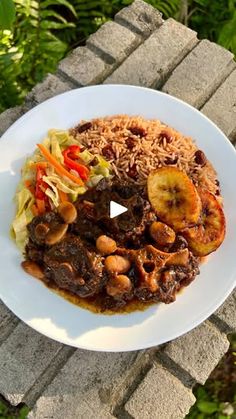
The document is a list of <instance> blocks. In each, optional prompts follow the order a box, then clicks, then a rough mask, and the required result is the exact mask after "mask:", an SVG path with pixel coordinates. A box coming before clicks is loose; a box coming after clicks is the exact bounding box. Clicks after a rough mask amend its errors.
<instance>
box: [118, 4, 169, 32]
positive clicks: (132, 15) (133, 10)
mask: <svg viewBox="0 0 236 419" xmlns="http://www.w3.org/2000/svg"><path fill="white" fill-rule="evenodd" d="M115 21H116V22H118V23H120V24H121V25H124V26H127V27H128V28H129V29H130V30H132V31H133V32H136V33H137V34H138V35H141V36H143V37H145V38H146V37H148V36H149V35H150V34H151V32H153V31H154V30H155V29H156V28H158V27H159V26H161V24H162V23H163V20H162V17H161V13H160V12H159V11H158V10H157V9H155V8H154V7H152V6H151V5H150V4H147V3H146V2H144V1H142V0H135V1H134V2H133V3H132V4H131V5H130V6H128V7H124V8H123V9H121V10H120V11H119V12H118V13H117V14H116V15H115Z"/></svg>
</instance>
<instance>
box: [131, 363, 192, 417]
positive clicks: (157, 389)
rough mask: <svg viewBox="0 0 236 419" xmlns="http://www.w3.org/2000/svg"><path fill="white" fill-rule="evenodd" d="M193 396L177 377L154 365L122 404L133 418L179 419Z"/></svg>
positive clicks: (188, 407) (183, 414)
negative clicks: (124, 403)
mask: <svg viewBox="0 0 236 419" xmlns="http://www.w3.org/2000/svg"><path fill="white" fill-rule="evenodd" d="M194 402H195V397H194V395H193V393H192V391H191V390H189V389H188V388H186V387H185V386H184V385H183V384H182V383H181V381H179V380H178V378H176V377H174V376H173V375H172V374H171V373H170V372H169V371H168V370H167V369H165V368H164V367H163V366H161V365H160V364H154V365H153V366H152V368H151V370H150V371H149V372H148V373H147V375H146V376H145V378H144V379H143V380H142V382H141V384H140V385H139V386H138V388H137V389H136V390H135V392H134V393H133V395H132V396H131V398H130V399H129V401H128V402H127V403H126V405H125V410H126V411H127V412H128V413H129V414H130V415H131V416H132V417H133V418H135V419H171V418H173V419H182V418H184V417H185V415H186V414H187V413H188V411H189V409H190V407H191V406H192V405H193V404H194Z"/></svg>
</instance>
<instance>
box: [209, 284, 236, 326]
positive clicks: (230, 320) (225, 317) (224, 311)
mask: <svg viewBox="0 0 236 419" xmlns="http://www.w3.org/2000/svg"><path fill="white" fill-rule="evenodd" d="M214 318H216V319H220V320H221V321H222V322H224V324H225V330H226V331H227V332H233V333H235V332H236V290H234V291H233V292H232V294H231V295H230V296H229V297H228V298H227V300H226V301H225V302H224V304H222V306H221V307H220V308H219V309H218V310H217V311H216V312H215V313H214Z"/></svg>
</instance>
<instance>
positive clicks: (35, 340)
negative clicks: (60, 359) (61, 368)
mask: <svg viewBox="0 0 236 419" xmlns="http://www.w3.org/2000/svg"><path fill="white" fill-rule="evenodd" d="M61 347H62V346H61V345H60V344H59V343H56V342H54V341H53V340H51V339H48V338H46V337H44V336H42V335H41V334H39V333H37V332H35V331H34V330H33V329H31V328H29V327H28V326H26V325H25V324H24V323H20V324H19V325H18V326H17V327H16V328H15V330H14V331H13V332H12V333H11V334H10V336H9V337H8V339H7V340H6V341H5V342H4V343H3V344H2V345H1V347H0V394H2V395H3V396H4V397H5V398H6V399H7V400H8V401H9V402H10V403H11V404H13V405H17V404H18V403H20V402H21V401H22V400H23V398H24V395H25V393H26V392H27V391H28V390H29V389H30V388H31V387H32V385H33V384H34V382H35V380H37V379H38V377H39V376H40V375H41V374H42V372H43V371H44V370H45V369H46V368H47V367H48V365H49V364H50V362H51V361H52V359H53V357H54V356H55V355H56V354H57V352H58V351H59V350H60V349H61Z"/></svg>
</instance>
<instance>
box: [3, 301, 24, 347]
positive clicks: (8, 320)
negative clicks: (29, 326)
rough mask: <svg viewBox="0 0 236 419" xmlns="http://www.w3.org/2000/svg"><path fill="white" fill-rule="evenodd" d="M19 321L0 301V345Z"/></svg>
mask: <svg viewBox="0 0 236 419" xmlns="http://www.w3.org/2000/svg"><path fill="white" fill-rule="evenodd" d="M18 322H19V319H18V318H17V317H16V316H15V315H14V314H13V313H12V312H11V311H10V310H8V308H7V307H6V306H5V304H3V303H2V302H1V301H0V344H1V343H2V342H3V341H4V340H5V339H6V337H7V336H8V335H9V334H10V333H11V331H12V330H13V329H14V328H15V326H16V325H17V323H18Z"/></svg>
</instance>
